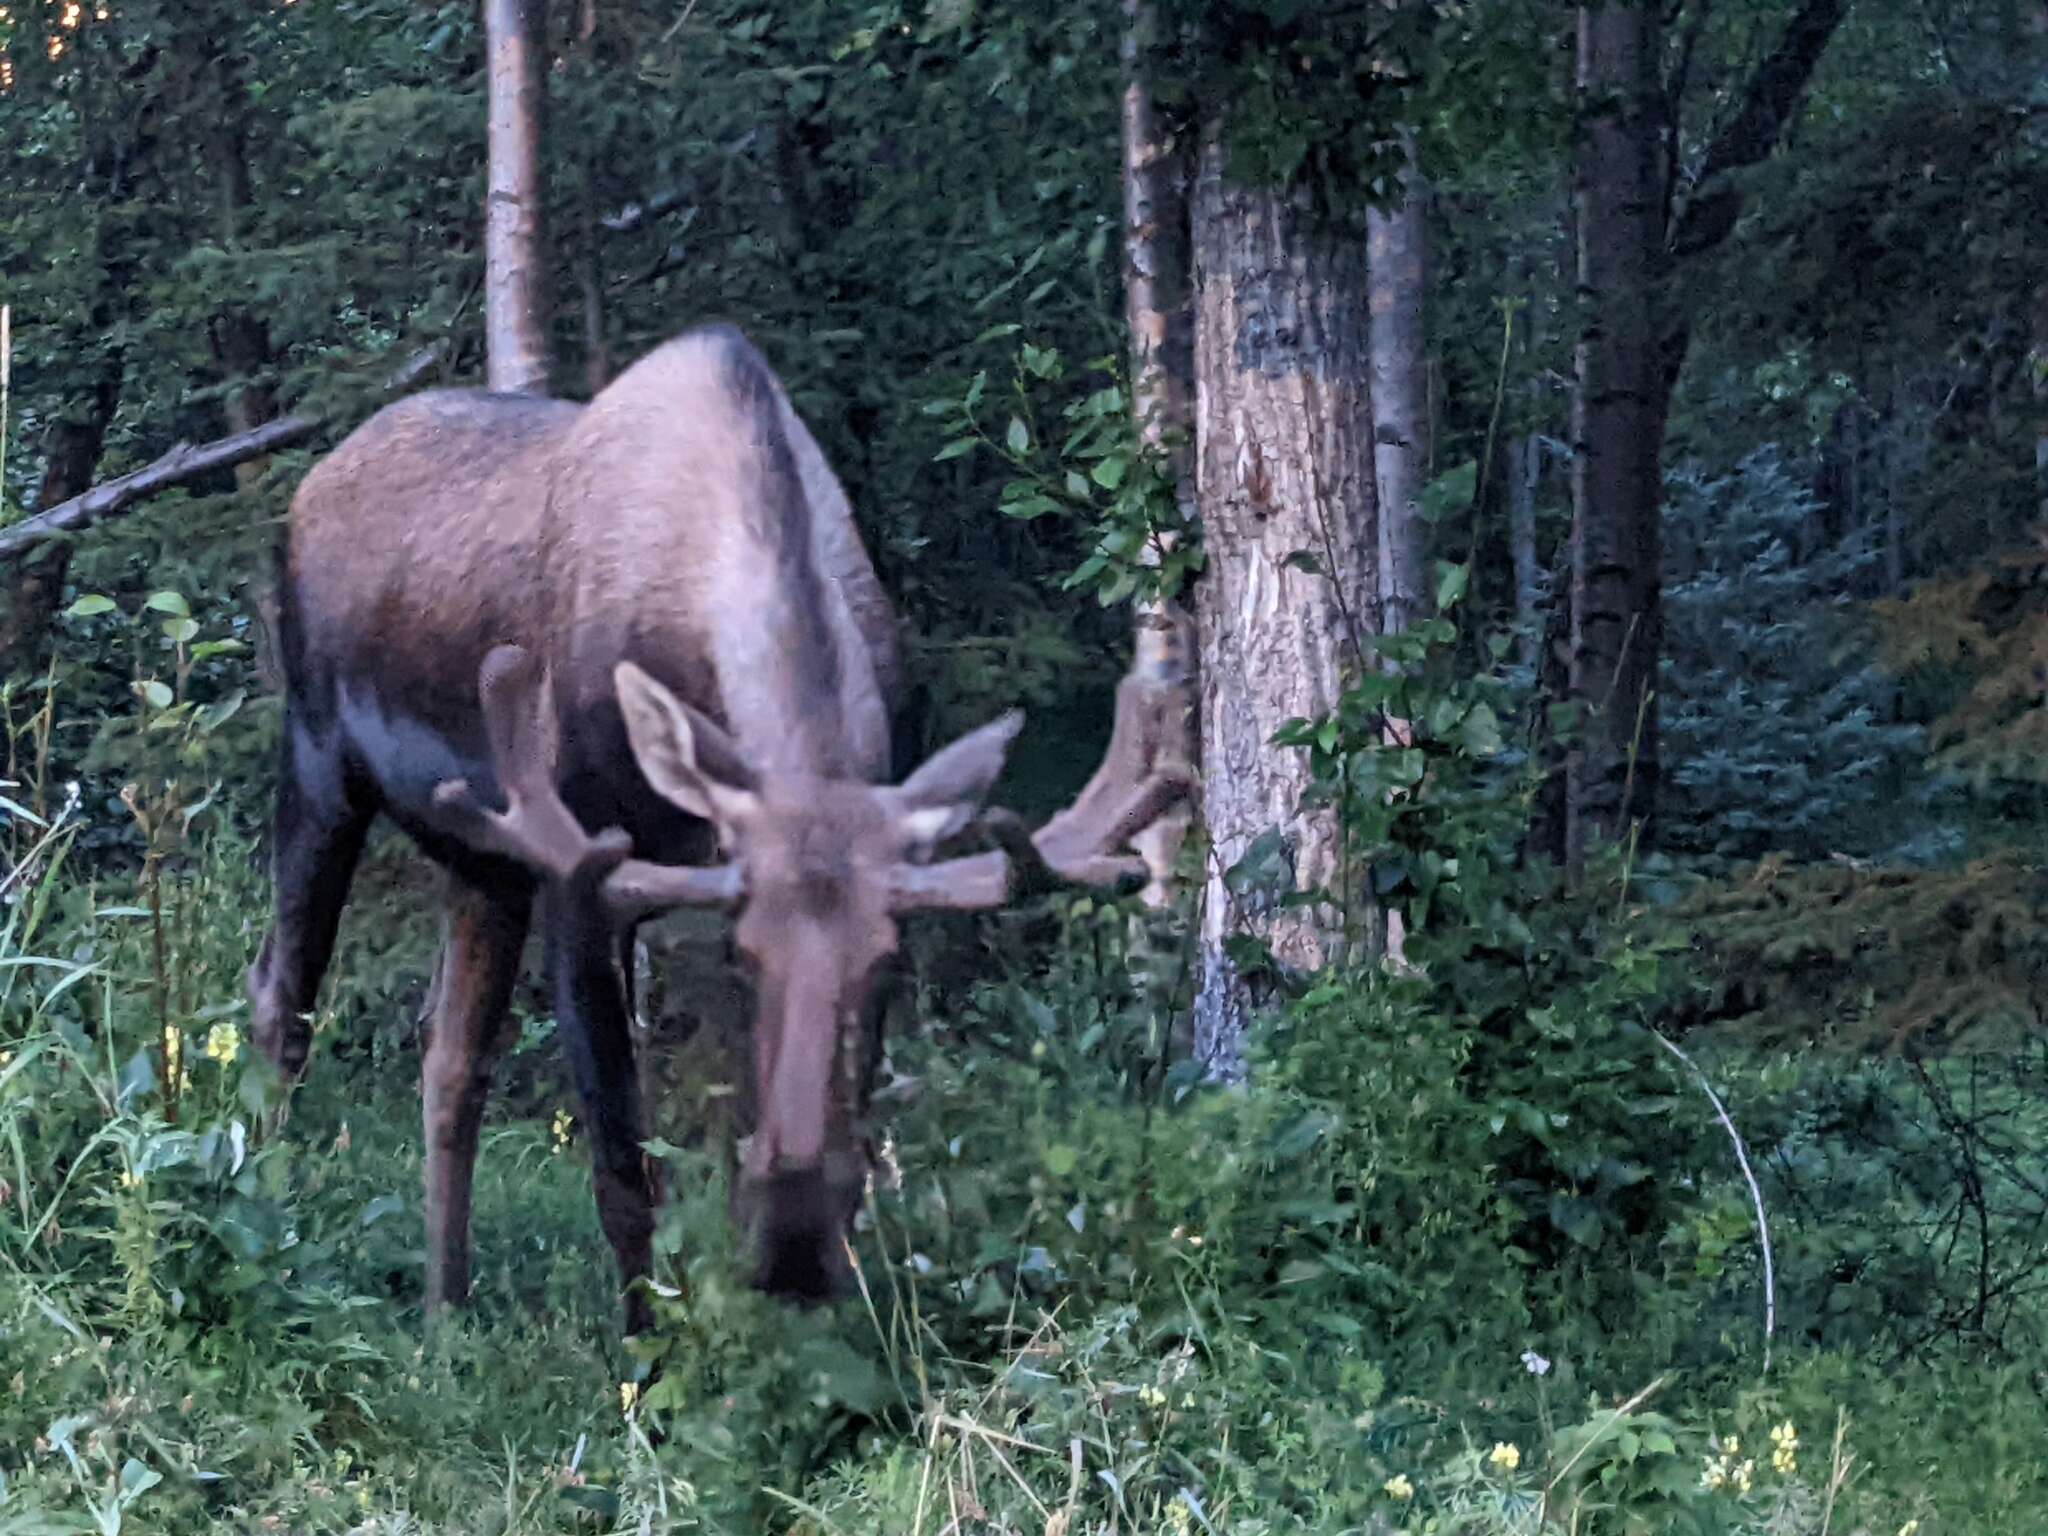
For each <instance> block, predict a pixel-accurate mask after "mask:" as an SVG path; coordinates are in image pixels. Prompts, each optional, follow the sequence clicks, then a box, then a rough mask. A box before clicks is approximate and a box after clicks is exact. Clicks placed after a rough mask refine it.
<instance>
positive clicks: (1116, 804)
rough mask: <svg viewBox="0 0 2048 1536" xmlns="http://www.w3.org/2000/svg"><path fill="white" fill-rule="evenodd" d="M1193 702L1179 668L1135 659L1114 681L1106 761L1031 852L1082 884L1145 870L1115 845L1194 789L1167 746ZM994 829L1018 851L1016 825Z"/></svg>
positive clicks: (1007, 845) (1139, 861)
mask: <svg viewBox="0 0 2048 1536" xmlns="http://www.w3.org/2000/svg"><path fill="white" fill-rule="evenodd" d="M1191 702H1192V701H1191V698H1190V695H1189V689H1188V686H1187V682H1186V679H1185V678H1184V677H1183V676H1181V675H1179V674H1178V673H1166V674H1164V675H1161V673H1160V672H1158V671H1157V670H1155V669H1150V668H1143V667H1140V666H1134V667H1133V668H1132V670H1131V672H1130V673H1129V674H1128V675H1127V676H1126V677H1125V678H1124V680H1123V681H1122V682H1121V683H1119V684H1118V685H1117V690H1116V719H1115V724H1114V725H1113V726H1112V727H1111V730H1110V735H1109V746H1108V748H1107V750H1105V751H1104V753H1103V755H1102V766H1101V767H1099V768H1097V769H1096V771H1095V776H1094V777H1093V778H1091V779H1090V780H1089V781H1088V785H1087V787H1086V788H1085V789H1083V790H1082V791H1081V793H1080V794H1079V795H1078V796H1077V797H1076V798H1075V800H1074V803H1073V804H1072V805H1071V806H1069V807H1068V808H1067V809H1066V810H1064V811H1062V812H1060V813H1059V814H1058V815H1056V816H1054V817H1053V818H1052V820H1050V821H1048V822H1047V823H1046V824H1045V825H1044V826H1043V827H1041V828H1039V830H1038V832H1037V835H1036V836H1034V837H1033V838H1032V839H1031V845H1032V850H1033V853H1034V854H1035V856H1036V857H1037V858H1038V859H1039V860H1040V861H1041V862H1042V863H1043V864H1044V865H1045V866H1046V867H1047V868H1048V869H1049V870H1051V871H1052V872H1053V873H1055V874H1058V875H1059V876H1061V877H1062V878H1064V879H1066V880H1070V881H1075V882H1077V883H1080V884H1084V885H1108V884H1116V883H1121V882H1122V881H1124V880H1127V879H1130V878H1140V879H1142V878H1144V877H1145V875H1146V869H1145V862H1144V860H1143V859H1141V858H1138V857H1136V856H1135V855H1126V854H1118V853H1117V852H1116V850H1118V849H1120V848H1123V847H1125V846H1127V845H1128V844H1129V842H1130V841H1131V839H1132V838H1134V837H1136V836H1137V835H1138V834H1139V833H1140V832H1143V831H1144V830H1145V828H1147V827H1149V826H1151V825H1152V823H1154V822H1155V821H1157V820H1158V819H1159V818H1160V817H1161V816H1164V815H1165V814H1166V813H1167V812H1168V811H1170V810H1172V809H1173V808H1174V807H1175V806H1176V805H1178V804H1179V803H1180V802H1181V801H1182V800H1184V799H1186V798H1187V797H1188V796H1189V795H1190V794H1191V793H1192V792H1193V790H1194V787H1195V782H1194V775H1193V774H1192V773H1191V772H1190V771H1189V770H1188V769H1187V768H1186V767H1185V766H1183V765H1181V764H1179V763H1177V762H1175V761H1174V760H1173V757H1172V754H1170V753H1169V752H1168V751H1167V750H1166V748H1167V745H1168V744H1169V743H1170V742H1172V741H1174V740H1175V739H1176V736H1177V733H1178V731H1179V730H1180V723H1181V722H1182V721H1183V720H1184V719H1185V718H1186V711H1187V710H1188V708H1189V707H1190V705H1191ZM992 830H993V831H994V832H995V835H996V836H997V838H998V840H999V841H1000V842H1002V843H1003V845H1004V847H1005V849H1006V850H1007V851H1009V852H1011V853H1012V854H1013V856H1015V855H1018V854H1020V853H1021V850H1020V849H1018V848H1017V847H1016V846H1015V841H1016V840H1015V835H1014V833H1012V832H1009V831H1007V830H1006V829H1004V828H1001V827H997V828H994V829H992Z"/></svg>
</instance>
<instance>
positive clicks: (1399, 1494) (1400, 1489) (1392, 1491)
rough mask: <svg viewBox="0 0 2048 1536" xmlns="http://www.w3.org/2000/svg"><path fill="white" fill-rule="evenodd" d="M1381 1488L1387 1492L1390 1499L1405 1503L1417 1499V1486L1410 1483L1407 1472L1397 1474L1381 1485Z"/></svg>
mask: <svg viewBox="0 0 2048 1536" xmlns="http://www.w3.org/2000/svg"><path fill="white" fill-rule="evenodd" d="M1380 1486H1381V1487H1382V1488H1383V1489H1385V1490H1386V1494H1387V1497H1388V1498H1390V1499H1400V1500H1402V1501H1404V1502H1405V1501H1406V1500H1409V1499H1412V1498H1414V1497H1415V1485H1414V1484H1413V1483H1411V1482H1409V1481H1408V1474H1407V1473H1405V1472H1396V1473H1395V1474H1394V1475H1393V1476H1392V1477H1390V1478H1388V1479H1387V1480H1386V1481H1385V1482H1384V1483H1382V1484H1380Z"/></svg>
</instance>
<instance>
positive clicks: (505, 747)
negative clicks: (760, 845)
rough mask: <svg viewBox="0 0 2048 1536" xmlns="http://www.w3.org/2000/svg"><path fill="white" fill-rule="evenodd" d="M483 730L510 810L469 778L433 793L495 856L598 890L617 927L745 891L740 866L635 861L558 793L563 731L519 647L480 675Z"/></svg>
mask: <svg viewBox="0 0 2048 1536" xmlns="http://www.w3.org/2000/svg"><path fill="white" fill-rule="evenodd" d="M477 692H478V694H479V696H480V698H481V700H482V704H483V715H484V732H485V734H486V735H487V736H488V737H489V738H490V743H491V758H492V762H493V764H494V766H495V768H496V770H497V775H498V783H499V786H500V788H501V790H502V792H503V794H504V797H505V809H504V810H502V811H494V810H491V809H490V808H489V807H487V806H485V805H483V804H482V803H480V802H479V801H478V799H477V797H476V793H475V791H474V790H473V789H472V788H471V787H470V783H469V781H468V780H467V779H451V780H449V781H447V782H446V783H443V784H442V785H441V786H440V787H439V788H437V789H436V790H435V791H434V802H435V804H437V805H439V806H442V807H444V808H446V809H449V810H453V811H456V812H458V813H460V814H463V815H466V816H468V817H469V818H470V819H471V821H472V822H473V824H474V830H475V833H476V836H477V840H478V841H479V842H480V843H481V844H482V845H483V846H484V847H485V848H488V849H489V850H490V851H492V852H494V853H500V854H503V855H504V856H505V857H507V858H509V859H514V860H516V861H517V862H519V863H521V864H524V865H526V866H527V867H528V868H530V869H534V870H537V871H538V872H539V873H540V874H541V875H542V876H543V877H545V878H546V879H548V880H551V881H556V882H559V883H562V884H565V885H584V886H594V887H595V895H596V899H597V901H598V903H599V904H600V906H601V907H602V909H603V911H604V914H605V915H606V916H607V917H608V918H609V919H611V921H613V922H614V923H618V924H625V923H629V922H633V921H636V920H637V919H639V918H642V917H647V916H651V915H652V914H654V913H656V912H666V911H669V910H670V909H672V908H675V907H729V906H732V905H733V904H734V903H736V902H737V901H738V900H739V899H740V897H741V895H742V894H743V892H744V888H745V880H744V877H743V875H742V872H741V870H740V867H739V866H738V865H736V864H719V865H713V866H711V867H709V868H698V867H694V866H679V865H668V864H651V863H648V862H646V861H645V860H642V859H635V858H631V857H629V855H630V854H631V853H632V851H633V843H632V839H631V838H629V837H628V836H627V835H626V834H625V833H624V832H623V831H621V830H620V829H619V828H617V827H611V828H608V829H607V830H605V831H603V832H600V833H598V834H597V835H596V836H594V837H593V836H592V835H591V834H590V833H588V832H586V831H584V830H583V824H582V823H581V822H579V821H578V820H577V819H576V817H575V815H574V813H573V812H571V811H570V809H569V807H568V806H566V805H564V804H563V803H562V796H561V791H560V790H558V789H557V788H556V786H555V775H556V773H557V772H558V770H559V768H560V748H561V727H560V724H559V723H558V720H557V717H556V714H555V700H554V688H553V685H552V684H551V683H550V681H549V679H548V675H547V671H546V669H545V668H543V667H541V666H540V665H539V664H537V663H536V662H535V660H534V658H533V657H532V656H530V655H529V654H528V653H527V652H526V651H525V650H523V649H521V648H520V647H519V646H516V645H501V646H499V647H498V648H497V649H496V650H494V651H492V652H491V653H490V655H488V656H486V657H485V658H484V663H483V667H482V669H481V670H480V671H479V672H478V674H477Z"/></svg>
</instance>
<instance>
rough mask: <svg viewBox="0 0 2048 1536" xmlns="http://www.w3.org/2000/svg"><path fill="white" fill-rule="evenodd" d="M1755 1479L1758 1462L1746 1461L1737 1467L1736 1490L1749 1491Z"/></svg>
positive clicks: (1740, 1491) (1739, 1491)
mask: <svg viewBox="0 0 2048 1536" xmlns="http://www.w3.org/2000/svg"><path fill="white" fill-rule="evenodd" d="M1755 1479H1756V1463H1755V1462H1754V1461H1745V1462H1744V1463H1743V1464H1742V1465H1741V1466H1739V1467H1737V1468H1736V1469H1735V1491H1736V1492H1737V1493H1747V1492H1749V1485H1750V1484H1751V1483H1752V1482H1754V1481H1755Z"/></svg>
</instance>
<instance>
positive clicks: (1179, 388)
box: [1123, 0, 1195, 911]
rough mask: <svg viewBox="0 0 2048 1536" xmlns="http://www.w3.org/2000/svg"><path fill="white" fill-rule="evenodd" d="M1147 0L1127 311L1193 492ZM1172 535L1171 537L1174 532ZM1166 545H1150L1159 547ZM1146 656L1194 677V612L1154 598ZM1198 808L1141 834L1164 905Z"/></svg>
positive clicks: (1188, 310)
mask: <svg viewBox="0 0 2048 1536" xmlns="http://www.w3.org/2000/svg"><path fill="white" fill-rule="evenodd" d="M1151 11H1152V8H1151V5H1150V4H1149V3H1147V0H1124V20H1125V26H1124V44H1123V49H1124V52H1123V62H1124V101H1123V190H1124V314H1125V322H1126V325H1127V327H1128V330H1129V333H1130V351H1131V408H1132V411H1133V412H1134V414H1135V416H1136V419H1137V425H1138V433H1139V436H1140V437H1141V438H1142V439H1143V440H1144V441H1145V443H1146V444H1148V445H1149V446H1150V447H1151V448H1152V449H1153V450H1154V451H1155V452H1160V453H1163V454H1164V455H1165V456H1166V458H1167V460H1168V462H1169V463H1170V464H1171V465H1172V471H1173V478H1174V481H1175V485H1176V494H1177V495H1178V496H1179V497H1180V499H1181V500H1182V502H1183V504H1185V503H1186V502H1188V501H1189V500H1190V499H1191V497H1192V483H1191V482H1192V478H1193V477H1192V475H1191V474H1190V468H1191V461H1190V455H1189V446H1190V444H1189V436H1190V434H1189V412H1188V403H1189V398H1190V396H1191V395H1192V394H1193V392H1194V391H1193V380H1192V379H1191V378H1190V376H1189V374H1190V370H1191V367H1192V358H1191V350H1192V348H1191V341H1190V336H1189V330H1190V327H1191V324H1192V320H1193V312H1192V307H1191V299H1190V294H1189V283H1188V275H1189V274H1188V250H1187V201H1186V185H1185V182H1186V174H1187V167H1186V164H1185V161H1184V157H1182V156H1181V155H1179V154H1178V153H1176V151H1175V149H1174V148H1173V147H1172V146H1170V145H1168V144H1166V143H1164V142H1163V141H1162V140H1161V138H1160V135H1159V126H1158V122H1157V120H1156V118H1155V116H1154V114H1153V110H1152V90H1151V85H1150V83H1149V81H1148V80H1147V78H1146V73H1145V59H1144V53H1145V47H1146V44H1147V41H1148V33H1149V30H1150V27H1151V25H1152V14H1151ZM1168 537H1171V536H1170V535H1168ZM1157 553H1158V552H1157V551H1150V550H1148V551H1147V554H1148V555H1152V556H1153V557H1154V558H1156V557H1157ZM1135 629H1136V646H1137V662H1138V665H1139V666H1140V667H1141V668H1143V669H1145V670H1146V671H1149V672H1151V673H1153V674H1155V675H1157V676H1159V677H1160V678H1162V680H1163V679H1165V678H1167V677H1175V678H1179V677H1186V676H1188V675H1189V674H1190V673H1191V671H1192V669H1193V667H1194V663H1195V658H1194V656H1193V655H1192V654H1190V652H1191V649H1192V637H1191V632H1190V624H1189V621H1188V619H1187V616H1186V615H1185V614H1184V613H1183V612H1182V611H1181V610H1180V608H1179V606H1178V605H1177V604H1171V603H1153V602H1147V603H1143V604H1140V605H1139V607H1138V611H1137V613H1136V615H1135ZM1167 756H1169V757H1170V758H1176V759H1177V760H1178V761H1179V762H1180V763H1181V764H1183V765H1186V766H1192V765H1193V764H1194V761H1195V722H1194V720H1193V719H1192V718H1190V719H1188V720H1187V721H1186V722H1185V724H1184V728H1183V730H1182V732H1181V736H1180V739H1179V741H1178V742H1176V743H1175V744H1173V746H1172V747H1170V748H1169V749H1168V751H1167ZM1191 818H1192V813H1191V812H1190V811H1189V810H1187V809H1186V808H1185V807H1183V808H1181V809H1179V810H1176V811H1173V812H1171V813H1169V814H1168V815H1165V816H1162V817H1160V818H1159V820H1157V821H1156V822H1154V823H1153V824H1152V825H1151V826H1149V827H1147V828H1146V829H1145V830H1144V831H1143V832H1141V833H1139V834H1138V835H1137V837H1135V838H1134V839H1132V846H1133V847H1134V848H1135V849H1136V850H1137V852H1138V854H1139V855H1140V856H1141V857H1142V858H1143V859H1144V861H1145V868H1146V870H1147V872H1148V873H1149V874H1150V876H1151V878H1150V880H1149V881H1148V882H1147V884H1146V887H1145V893H1144V900H1145V904H1146V905H1147V906H1148V907H1150V908H1152V909H1153V910H1154V911H1159V910H1162V909H1164V908H1165V907H1166V906H1168V905H1169V904H1170V903H1171V901H1172V896H1173V890H1172V877H1173V870H1174V865H1175V864H1176V863H1177V862H1178V860H1179V858H1180V850H1181V846H1182V844H1183V843H1184V842H1185V841H1186V840H1187V833H1188V826H1189V823H1190V820H1191Z"/></svg>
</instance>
